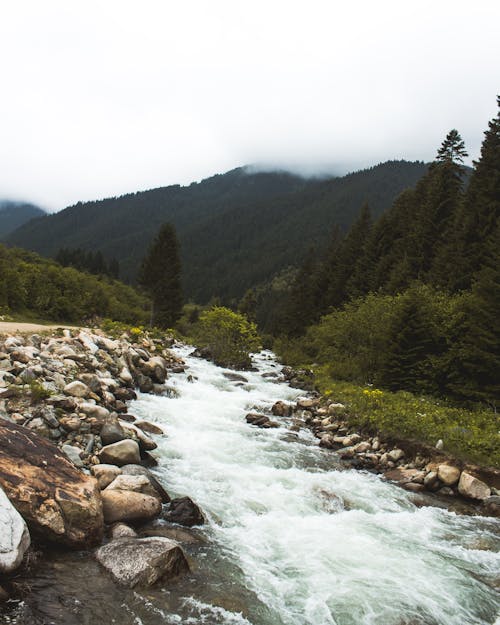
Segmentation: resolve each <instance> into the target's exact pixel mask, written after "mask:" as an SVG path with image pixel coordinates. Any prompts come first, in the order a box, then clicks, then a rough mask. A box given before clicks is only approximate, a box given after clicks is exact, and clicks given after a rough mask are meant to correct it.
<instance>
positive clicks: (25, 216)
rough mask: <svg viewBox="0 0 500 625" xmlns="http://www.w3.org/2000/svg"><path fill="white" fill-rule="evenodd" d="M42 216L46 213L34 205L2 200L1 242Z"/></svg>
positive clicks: (0, 204) (0, 219)
mask: <svg viewBox="0 0 500 625" xmlns="http://www.w3.org/2000/svg"><path fill="white" fill-rule="evenodd" d="M42 215H45V211H43V210H42V209H41V208H40V207H38V206H35V205H34V204H28V203H26V202H15V201H13V200H0V240H1V239H4V238H5V237H6V236H8V235H9V234H10V233H11V232H14V230H16V228H19V226H22V225H23V224H24V223H26V222H27V221H29V220H30V219H33V218H34V217H41V216H42Z"/></svg>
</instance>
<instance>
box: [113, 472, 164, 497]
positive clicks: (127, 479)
mask: <svg viewBox="0 0 500 625" xmlns="http://www.w3.org/2000/svg"><path fill="white" fill-rule="evenodd" d="M106 490H107V491H108V490H131V491H134V492H135V493H142V494H143V495H150V496H151V497H156V498H157V499H159V500H160V501H161V495H160V494H159V493H158V491H157V490H155V489H154V488H153V486H152V485H151V482H150V481H149V479H148V477H147V476H146V475H118V476H117V477H116V478H115V479H114V480H113V481H112V482H111V484H109V485H108V486H107V487H106Z"/></svg>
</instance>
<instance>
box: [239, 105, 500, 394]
mask: <svg viewBox="0 0 500 625" xmlns="http://www.w3.org/2000/svg"><path fill="white" fill-rule="evenodd" d="M498 106H499V107H500V98H498ZM466 156H467V153H466V150H465V145H464V142H463V141H462V138H461V137H460V134H459V133H458V131H457V130H455V129H454V130H451V131H450V132H449V133H448V135H447V136H446V138H445V140H444V141H443V143H442V145H441V146H440V148H439V150H438V152H437V155H436V158H435V160H434V162H433V163H432V164H431V166H430V167H429V169H428V171H427V173H426V174H425V175H424V176H423V177H422V178H421V179H420V181H419V182H418V183H417V185H416V186H415V187H414V188H412V189H408V190H406V191H404V192H403V193H402V194H401V195H400V196H399V197H398V198H397V199H396V201H395V202H394V204H393V205H392V206H391V207H390V209H389V210H387V211H386V212H385V213H383V214H382V216H381V217H380V218H379V219H376V220H374V219H373V218H372V215H371V212H370V207H369V206H368V204H365V205H364V206H363V207H362V209H361V211H360V214H359V216H358V218H357V220H356V221H355V223H354V224H353V226H352V227H351V229H350V230H349V231H348V232H347V234H346V235H345V236H342V235H341V233H340V231H339V230H338V229H335V230H334V231H333V233H332V236H331V240H330V245H329V248H328V250H327V251H326V252H324V253H322V254H318V253H317V252H315V251H314V250H311V251H310V253H309V255H308V256H307V258H306V260H305V262H304V263H303V264H302V266H301V267H300V268H299V269H298V270H297V272H296V274H295V277H294V279H293V280H292V282H291V283H290V284H289V288H288V289H287V290H286V291H283V297H282V301H281V305H280V317H279V319H278V320H276V319H275V320H274V324H273V328H272V330H273V331H274V333H275V334H278V335H280V336H281V341H280V342H279V345H280V346H281V349H282V351H283V353H288V355H289V356H290V355H291V354H295V356H294V357H295V359H296V360H299V359H300V357H299V353H304V352H305V353H307V354H308V357H309V358H310V359H312V360H311V361H316V362H318V361H319V362H324V363H330V365H331V368H332V374H333V375H336V376H339V377H343V378H344V379H350V380H355V381H358V382H372V383H376V384H379V385H381V386H383V387H386V388H389V389H392V390H397V389H406V390H424V391H427V392H431V393H437V394H446V395H452V396H456V397H459V398H467V399H482V400H487V401H490V402H497V401H498V400H499V399H500V379H499V376H498V372H499V371H500V328H499V324H498V310H499V309H500V258H499V253H500V230H499V228H500V225H499V219H500V110H499V112H498V113H497V116H496V117H495V118H494V119H492V120H491V121H490V123H489V127H488V129H487V131H486V132H485V136H484V141H483V143H482V147H481V154H480V158H479V160H478V161H477V162H474V167H473V170H472V171H471V172H468V171H467V169H466V168H465V167H464V165H463V161H464V158H465V157H466ZM253 295H254V296H258V293H255V292H254V294H253ZM252 303H253V308H252ZM258 303H259V302H258V297H257V298H255V297H254V301H253V302H252V293H247V296H246V298H245V301H244V307H245V306H246V308H247V310H248V309H250V312H252V310H253V312H254V314H255V311H256V310H258ZM302 361H304V359H303V358H302Z"/></svg>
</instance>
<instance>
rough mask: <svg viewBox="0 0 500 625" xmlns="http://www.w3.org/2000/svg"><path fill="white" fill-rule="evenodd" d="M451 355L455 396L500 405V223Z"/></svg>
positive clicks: (473, 288)
mask: <svg viewBox="0 0 500 625" xmlns="http://www.w3.org/2000/svg"><path fill="white" fill-rule="evenodd" d="M484 260H485V262H484V265H483V267H482V268H481V269H480V270H479V271H478V272H477V274H476V276H475V278H474V281H473V286H472V292H471V294H470V296H468V297H467V298H466V299H465V304H464V306H463V310H462V315H461V316H460V317H459V318H458V321H457V323H456V324H455V328H454V330H455V332H454V334H455V336H454V339H455V340H454V343H453V345H452V347H451V349H450V354H449V365H448V368H449V371H450V374H449V378H450V383H449V387H450V389H451V390H452V392H453V393H454V394H455V395H458V396H461V397H466V398H475V399H479V400H487V401H489V402H491V403H494V404H496V405H497V406H498V403H499V402H500V377H499V372H500V324H499V323H498V311H499V310H500V220H498V221H497V226H496V228H495V231H494V233H493V235H492V236H491V238H490V240H489V244H488V247H487V249H486V256H485V259H484Z"/></svg>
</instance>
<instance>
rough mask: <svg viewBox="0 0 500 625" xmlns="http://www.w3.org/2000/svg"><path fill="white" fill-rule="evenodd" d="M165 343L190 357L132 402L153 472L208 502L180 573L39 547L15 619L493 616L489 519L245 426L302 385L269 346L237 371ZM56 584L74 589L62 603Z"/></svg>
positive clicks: (464, 622)
mask: <svg viewBox="0 0 500 625" xmlns="http://www.w3.org/2000/svg"><path fill="white" fill-rule="evenodd" d="M178 352H179V354H180V355H181V356H183V357H185V358H186V361H187V364H188V368H187V370H186V373H185V374H178V375H175V376H174V375H172V376H171V377H170V379H169V380H168V382H167V384H168V385H169V386H170V387H171V388H172V392H171V397H159V396H152V395H140V396H139V397H138V399H137V400H136V401H135V402H132V404H131V406H130V412H131V413H132V414H136V415H137V416H138V417H141V418H145V419H147V420H149V421H151V422H154V423H157V424H159V425H161V426H162V427H163V428H164V429H165V431H166V433H167V436H166V437H164V438H158V439H157V442H158V443H159V449H158V453H159V455H160V456H161V461H160V463H161V466H160V467H158V468H157V469H155V472H156V474H157V475H158V477H159V478H160V479H161V481H162V482H163V483H164V484H165V485H166V487H167V490H168V491H169V493H170V494H171V495H173V496H184V495H188V496H190V497H191V498H192V499H194V500H195V501H196V502H197V503H198V504H199V505H200V506H201V508H202V509H203V511H204V513H205V515H206V517H207V524H206V525H205V526H204V527H203V528H202V529H200V530H198V531H197V537H198V538H199V540H197V541H196V542H193V543H192V544H189V545H186V552H187V555H188V558H189V559H190V563H191V567H192V574H191V575H188V576H187V577H185V578H183V579H181V580H179V581H178V582H176V583H174V584H171V585H169V586H166V587H164V588H162V587H158V588H153V589H149V590H147V591H136V592H133V591H126V590H122V589H117V588H116V587H115V586H114V585H113V584H112V583H111V582H110V581H109V579H108V578H107V576H106V575H105V574H104V573H103V572H102V571H101V570H100V569H99V567H98V566H97V565H96V564H95V562H93V561H92V560H91V559H89V558H88V557H85V556H76V555H75V554H67V555H65V556H64V557H59V558H54V560H53V561H49V562H48V563H47V566H46V567H45V571H44V575H43V576H41V577H40V578H39V580H38V581H39V583H40V588H41V590H40V592H39V594H40V596H43V597H44V598H45V599H41V600H40V604H41V605H39V606H38V607H36V606H35V607H34V604H33V597H32V599H31V604H29V602H28V604H29V605H28V606H26V605H25V606H24V607H25V609H28V608H29V609H30V610H31V612H30V614H31V618H32V621H29V620H27V621H25V622H26V625H27V623H28V622H29V623H30V625H31V623H32V622H36V619H34V614H35V615H37V616H38V617H39V618H41V619H42V620H40V621H38V622H39V623H43V625H48V624H49V623H54V624H55V625H59V623H61V624H62V623H64V624H65V625H72V624H73V623H75V625H76V623H78V625H87V624H88V625H97V623H99V624H100V625H101V624H102V623H113V622H116V623H120V624H122V625H129V624H130V625H156V624H168V625H174V624H177V623H182V624H187V625H198V624H205V623H206V624H210V625H214V624H221V625H222V624H224V625H249V624H250V625H493V624H496V625H499V624H500V620H496V619H497V617H498V611H499V601H498V594H497V590H498V588H499V585H500V556H499V555H498V547H499V544H500V540H499V533H498V530H499V528H500V522H499V521H497V520H494V519H489V518H483V517H473V516H458V515H456V514H455V513H453V512H450V511H448V510H446V509H442V508H437V507H421V506H418V507H417V506H416V505H415V503H414V496H413V495H411V494H409V493H407V492H406V491H403V490H402V489H400V488H397V487H396V486H393V485H391V484H388V483H386V482H384V481H382V480H381V479H380V478H378V477H376V476H374V475H371V474H368V473H365V472H360V471H353V470H345V469H343V468H342V467H341V465H340V464H339V463H338V459H337V457H336V455H335V454H333V453H332V452H329V451H325V450H321V449H319V447H318V446H317V441H316V440H315V439H314V438H313V437H312V435H311V434H310V433H309V432H308V431H306V430H304V431H300V432H299V433H297V434H294V433H291V432H290V431H289V429H288V427H287V426H288V425H289V424H290V421H289V420H287V419H279V421H280V424H281V425H282V427H280V428H279V429H274V430H262V429H258V428H255V427H252V426H249V425H248V424H247V423H246V422H245V418H244V417H245V415H246V413H247V412H250V411H266V410H268V409H269V408H270V407H271V406H272V404H273V403H274V402H275V401H276V400H278V399H285V400H293V399H295V398H296V397H297V396H298V395H299V394H300V392H299V391H296V390H294V389H290V388H289V387H288V386H286V385H284V384H280V383H276V382H275V381H273V380H272V379H270V378H263V377H262V374H263V373H270V372H273V371H278V365H277V364H276V363H275V362H274V361H273V360H271V359H269V355H268V354H266V353H263V354H261V355H259V356H258V357H256V365H257V367H258V371H256V372H241V373H242V375H244V376H245V378H246V379H247V380H248V382H246V383H244V382H235V381H231V380H228V379H227V378H226V377H225V376H224V375H223V371H224V370H222V369H220V368H218V367H215V366H214V365H212V364H210V363H208V362H205V361H203V360H198V359H194V358H189V357H187V355H188V352H189V350H188V349H187V348H182V349H180V350H178ZM188 375H191V376H194V377H195V378H197V379H196V380H195V381H194V382H190V381H188ZM69 569H71V571H72V582H71V583H72V587H71V588H68V584H69V583H70V582H69V581H68V580H67V577H68V570H69ZM89 580H90V582H89ZM64 586H65V587H66V588H67V592H69V593H72V594H74V595H75V596H76V597H79V599H77V600H78V601H79V604H78V605H76V604H75V605H73V604H71V605H70V606H69V607H68V606H61V599H60V596H61V589H62V588H61V587H64ZM54 588H57V589H58V592H57V593H56V592H55V591H53V590H52V589H54ZM51 593H52V594H51ZM32 595H33V596H34V597H35V599H36V597H37V596H38V595H37V592H36V582H35V589H34V592H32ZM48 596H49V597H51V599H50V600H47V597H48ZM47 603H48V604H49V605H47ZM40 614H43V615H45V616H44V617H43V618H45V620H43V618H42V617H40ZM73 615H78V616H73ZM76 618H78V619H79V620H72V619H76ZM58 619H60V620H58ZM17 622H18V623H22V622H23V621H22V619H21V618H20V619H19V620H18V621H17Z"/></svg>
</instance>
